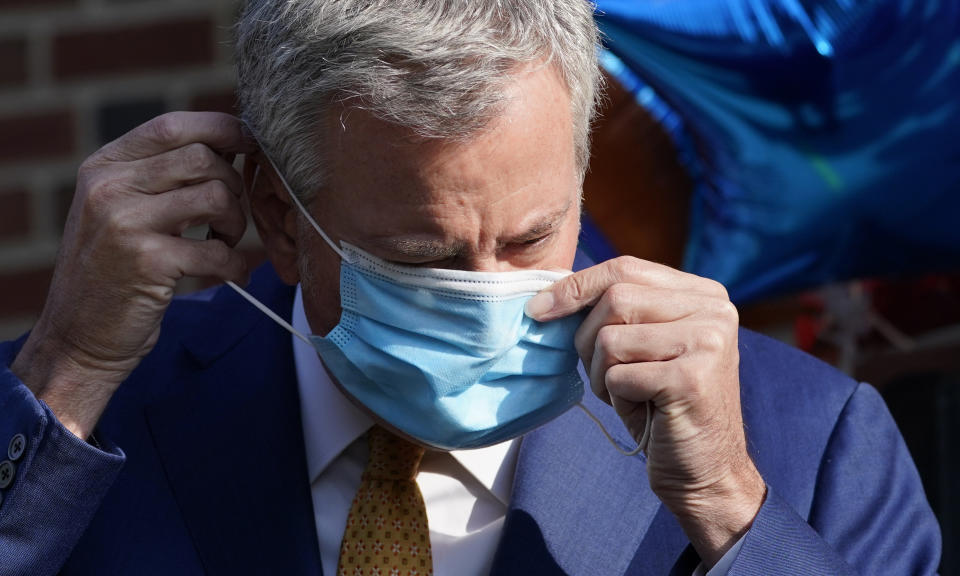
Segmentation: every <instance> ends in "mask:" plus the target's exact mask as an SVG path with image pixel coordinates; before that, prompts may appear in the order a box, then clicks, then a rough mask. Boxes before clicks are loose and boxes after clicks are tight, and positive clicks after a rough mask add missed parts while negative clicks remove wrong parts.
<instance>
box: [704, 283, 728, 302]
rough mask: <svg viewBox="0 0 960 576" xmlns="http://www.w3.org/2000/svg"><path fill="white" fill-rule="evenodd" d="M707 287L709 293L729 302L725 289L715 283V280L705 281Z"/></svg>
mask: <svg viewBox="0 0 960 576" xmlns="http://www.w3.org/2000/svg"><path fill="white" fill-rule="evenodd" d="M707 285H708V286H709V287H710V293H711V294H716V295H717V297H719V298H723V299H724V300H729V299H730V295H729V294H728V293H727V287H726V286H724V285H723V284H721V283H719V282H717V281H716V280H712V279H710V280H707Z"/></svg>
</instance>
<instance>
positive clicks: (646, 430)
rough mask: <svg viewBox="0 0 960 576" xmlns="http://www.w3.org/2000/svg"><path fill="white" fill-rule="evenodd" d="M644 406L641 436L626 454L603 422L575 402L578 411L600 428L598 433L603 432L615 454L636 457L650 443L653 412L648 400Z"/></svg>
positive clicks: (580, 403)
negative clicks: (644, 416)
mask: <svg viewBox="0 0 960 576" xmlns="http://www.w3.org/2000/svg"><path fill="white" fill-rule="evenodd" d="M645 404H646V413H647V418H646V422H645V423H644V425H643V436H641V437H640V441H639V442H637V447H636V448H634V449H633V450H630V451H629V452H628V451H626V450H624V449H623V448H621V447H620V444H619V443H618V442H617V441H616V440H615V439H614V438H613V436H612V435H611V434H610V433H609V432H607V428H606V426H604V425H603V422H601V421H600V419H599V418H597V417H596V416H594V415H593V412H591V411H590V410H589V409H588V408H587V407H586V406H584V405H583V402H577V406H579V407H580V409H581V410H583V412H584V414H586V415H587V416H589V417H590V419H591V420H593V421H594V423H595V424H596V425H597V427H598V428H600V431H601V432H603V435H604V436H606V437H607V440H608V441H609V442H610V444H612V445H613V447H614V448H616V449H617V452H619V453H621V454H623V455H624V456H636V455H637V454H639V453H641V452H643V451H645V450H646V449H647V444H649V443H650V431H651V430H652V429H653V410H652V408H653V406H652V405H651V404H650V401H649V400H648V401H647V402H646V403H645Z"/></svg>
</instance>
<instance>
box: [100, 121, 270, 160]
mask: <svg viewBox="0 0 960 576" xmlns="http://www.w3.org/2000/svg"><path fill="white" fill-rule="evenodd" d="M195 142H200V143H203V144H206V145H207V146H209V147H211V148H213V149H214V150H216V151H217V152H219V153H233V152H236V153H247V152H253V151H254V150H256V142H255V141H254V140H253V139H252V138H251V137H250V136H249V134H248V133H247V132H246V131H245V130H244V129H243V127H242V122H241V121H240V119H239V118H237V117H235V116H231V115H230V114H224V113H221V112H170V113H167V114H164V115H162V116H157V117H156V118H154V119H153V120H150V121H149V122H146V123H144V124H141V125H140V126H138V127H136V128H134V129H133V130H131V131H130V132H127V133H126V134H124V135H123V136H121V137H120V138H118V139H116V140H114V141H113V142H110V143H109V144H107V145H106V146H104V147H103V148H101V149H100V151H99V152H98V156H99V157H101V158H103V159H104V160H106V161H114V162H116V161H123V162H127V161H130V160H137V159H140V158H148V157H150V156H155V155H157V154H162V153H164V152H168V151H170V150H175V149H177V148H181V147H183V146H186V145H187V144H192V143H195Z"/></svg>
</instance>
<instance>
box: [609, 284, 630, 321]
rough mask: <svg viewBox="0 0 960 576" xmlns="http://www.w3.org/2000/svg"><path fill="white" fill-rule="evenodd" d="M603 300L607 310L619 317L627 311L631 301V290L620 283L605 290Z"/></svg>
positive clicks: (627, 285) (626, 285)
mask: <svg viewBox="0 0 960 576" xmlns="http://www.w3.org/2000/svg"><path fill="white" fill-rule="evenodd" d="M603 300H604V301H605V304H606V306H607V307H608V309H609V310H610V311H612V312H614V313H616V314H617V316H618V317H620V316H622V312H623V311H625V310H628V309H629V307H630V305H631V303H632V301H633V288H632V286H630V285H629V284H625V283H622V282H621V283H617V284H614V285H612V286H610V287H609V288H607V291H606V292H605V293H604V295H603Z"/></svg>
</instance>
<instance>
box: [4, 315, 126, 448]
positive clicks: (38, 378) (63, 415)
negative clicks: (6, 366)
mask: <svg viewBox="0 0 960 576" xmlns="http://www.w3.org/2000/svg"><path fill="white" fill-rule="evenodd" d="M10 371H11V372H13V373H14V374H15V375H16V376H17V378H18V379H19V380H20V381H21V382H22V383H23V384H24V385H25V386H26V387H27V388H28V389H29V390H30V391H31V392H32V393H33V395H34V397H36V398H37V399H38V400H41V401H43V402H44V403H45V404H46V405H47V406H48V407H49V408H50V410H51V411H52V412H53V414H54V415H55V416H56V418H57V420H59V421H60V423H61V424H62V425H63V426H64V427H65V428H67V429H68V430H69V431H70V432H72V433H73V434H74V435H76V436H77V437H78V438H80V439H82V440H86V439H87V438H89V437H90V434H92V432H93V429H94V427H95V426H96V423H97V421H98V420H99V419H100V415H101V414H102V413H103V410H104V409H105V408H106V405H107V403H108V402H109V401H110V397H111V396H112V395H113V392H114V391H115V390H116V389H117V387H118V386H119V385H120V383H121V382H122V380H123V378H124V377H123V376H122V375H121V374H119V373H117V372H116V371H114V370H109V369H106V368H103V367H98V366H96V365H93V363H85V362H83V361H81V360H79V359H78V358H76V354H71V353H70V351H69V349H68V348H67V347H65V346H63V345H59V344H58V343H57V340H56V339H54V338H50V337H47V336H46V335H45V334H44V333H43V331H42V329H39V327H38V328H35V329H34V330H33V331H32V332H31V334H30V336H29V337H28V338H27V341H26V342H25V343H24V345H23V348H22V349H21V350H20V352H19V353H18V354H17V356H16V358H14V361H13V363H12V364H11V365H10Z"/></svg>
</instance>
